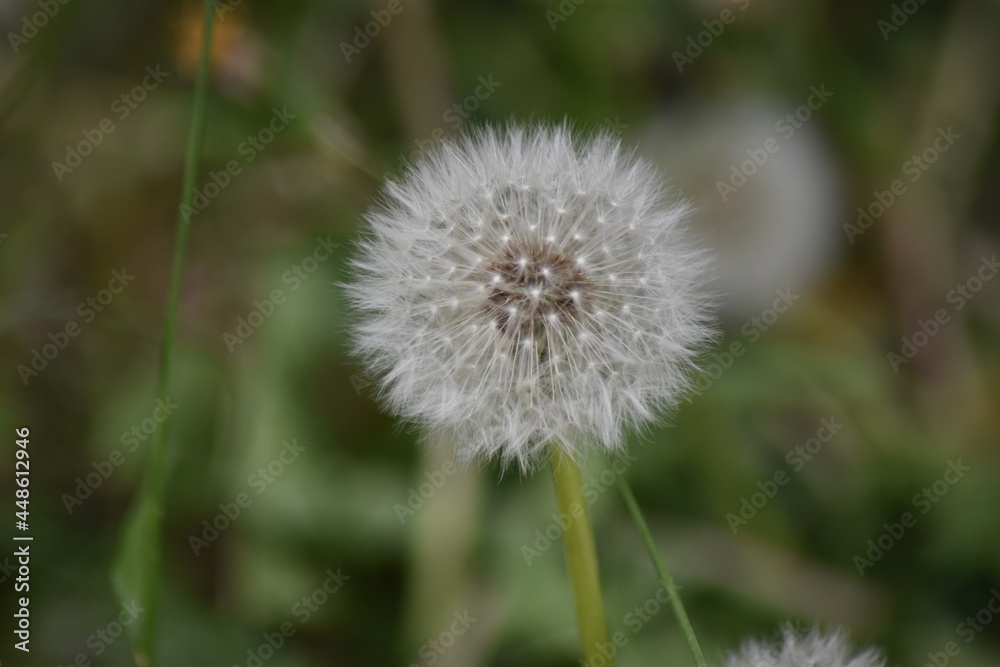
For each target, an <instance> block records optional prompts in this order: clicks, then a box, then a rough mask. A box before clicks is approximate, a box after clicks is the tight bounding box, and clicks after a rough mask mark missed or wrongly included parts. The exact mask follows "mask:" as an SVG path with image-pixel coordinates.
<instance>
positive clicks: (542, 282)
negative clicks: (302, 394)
mask: <svg viewBox="0 0 1000 667" xmlns="http://www.w3.org/2000/svg"><path fill="white" fill-rule="evenodd" d="M687 210H688V209H687V207H686V205H684V204H683V203H678V202H676V201H672V200H670V199H668V198H667V197H666V196H665V193H664V190H663V189H662V186H661V184H660V178H659V176H658V175H657V174H656V173H655V171H654V170H653V169H652V168H651V167H650V166H649V165H648V164H647V163H645V162H643V161H641V160H638V159H635V158H634V157H633V156H632V154H631V153H630V152H628V151H626V150H623V149H622V147H621V146H620V144H619V142H618V141H617V140H616V139H615V138H613V137H611V136H609V135H606V134H604V135H598V136H596V137H594V138H591V139H589V140H587V141H582V142H578V141H575V140H574V138H573V137H572V136H571V133H570V131H569V130H568V129H567V128H566V127H565V126H563V127H556V128H545V127H534V128H523V127H516V126H514V127H509V128H507V129H483V130H480V131H478V132H475V133H473V134H469V135H466V136H465V137H463V138H460V139H458V140H456V141H453V142H445V143H443V144H441V145H440V146H439V147H438V148H436V149H435V150H433V151H432V152H431V153H429V154H428V155H426V156H425V157H424V159H422V160H420V161H418V162H417V163H416V164H415V165H414V166H413V167H412V168H411V169H410V171H409V173H408V174H407V175H406V177H405V179H404V180H402V181H400V182H393V183H389V184H388V185H387V186H386V188H385V190H384V197H383V200H382V201H381V203H380V204H379V205H377V206H376V207H375V208H374V209H373V210H371V211H370V212H369V213H368V214H367V216H366V220H367V222H368V223H369V228H368V234H367V236H366V238H365V239H364V240H363V241H362V242H361V245H360V252H359V257H358V258H357V259H356V260H355V262H354V266H355V268H356V269H357V272H358V276H357V280H356V282H354V283H353V284H352V285H351V286H350V287H349V291H350V294H351V296H352V298H353V301H354V304H355V306H356V307H357V309H358V310H359V312H360V314H361V317H360V321H359V322H358V323H357V324H356V326H355V329H354V341H355V347H356V350H357V352H358V353H359V354H360V355H361V356H362V357H363V358H364V360H365V363H366V365H367V367H368V369H369V370H370V371H371V372H372V373H373V374H374V375H376V376H377V377H379V378H380V383H381V385H380V388H381V390H382V394H383V397H384V399H385V401H386V403H387V404H388V406H389V407H390V409H391V410H392V411H393V412H395V413H396V414H398V415H400V416H402V417H404V418H405V419H407V420H410V421H412V422H414V423H417V424H419V425H421V426H423V427H424V428H425V429H426V432H427V433H428V434H429V435H430V437H431V439H432V440H436V441H448V442H454V443H457V447H458V456H459V458H461V459H463V460H472V459H487V458H498V459H499V460H500V461H501V462H502V463H503V464H504V465H508V464H512V463H515V462H516V463H517V464H519V466H520V467H521V468H522V469H528V468H531V467H532V466H533V464H534V463H536V462H537V460H538V455H539V454H540V453H541V452H544V450H545V447H546V446H547V445H549V444H550V443H559V446H560V447H562V451H563V452H564V453H565V454H567V455H568V456H570V457H572V458H578V456H579V455H580V454H582V453H584V452H585V451H587V450H589V449H604V450H607V451H613V450H616V449H618V448H620V447H621V445H622V438H623V435H624V431H625V430H626V429H627V428H630V427H631V428H638V427H642V426H644V425H648V424H650V423H652V422H654V421H655V420H656V419H657V417H658V414H659V413H660V412H661V410H662V409H665V408H670V407H672V406H674V405H675V404H676V403H677V401H678V399H679V397H680V395H681V394H682V392H683V390H684V389H685V388H686V386H687V384H688V381H687V377H688V374H689V372H690V370H691V369H692V367H693V359H694V357H695V355H696V353H697V350H698V348H699V346H700V344H701V343H703V342H704V341H705V340H706V338H707V337H708V336H709V335H710V329H709V328H708V327H707V326H706V305H707V304H706V298H705V295H704V284H705V276H704V272H705V264H706V262H705V257H704V256H703V254H702V253H701V252H700V251H699V250H697V249H695V248H694V247H693V246H692V244H691V243H689V241H688V239H687V238H686V235H685V233H684V231H683V229H682V226H681V222H682V219H683V218H684V216H685V214H686V213H687Z"/></svg>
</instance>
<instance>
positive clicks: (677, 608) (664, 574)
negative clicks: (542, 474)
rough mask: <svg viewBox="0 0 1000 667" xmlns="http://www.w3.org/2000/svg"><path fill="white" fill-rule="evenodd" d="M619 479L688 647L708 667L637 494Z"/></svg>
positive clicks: (619, 486)
mask: <svg viewBox="0 0 1000 667" xmlns="http://www.w3.org/2000/svg"><path fill="white" fill-rule="evenodd" d="M617 481H618V490H619V491H621V494H622V498H624V499H625V505H627V506H628V511H629V512H630V513H631V514H632V519H633V520H634V521H635V525H636V527H637V528H638V529H639V533H640V534H641V535H642V541H643V543H644V544H645V545H646V551H647V552H649V558H650V559H651V560H652V561H653V567H655V568H656V573H657V575H659V577H660V582H661V583H662V584H663V586H664V587H665V588H666V590H667V595H668V596H669V597H670V605H671V606H672V607H673V608H674V614H675V615H676V616H677V622H678V623H680V625H681V629H682V630H683V631H684V636H685V637H687V641H688V647H690V649H691V655H692V656H693V657H694V662H695V664H696V665H697V666H698V667H707V664H708V663H706V662H705V654H704V653H702V651H701V645H700V644H698V638H697V637H696V636H695V634H694V628H692V627H691V621H690V620H689V619H688V615H687V612H686V611H684V604H683V603H682V602H681V596H680V595H679V594H678V592H677V586H676V585H675V584H674V578H673V577H672V576H671V574H670V571H669V570H668V569H667V565H666V563H664V562H663V558H661V557H660V552H659V551H657V549H656V543H655V542H654V541H653V535H652V534H651V533H650V532H649V526H647V525H646V520H645V519H643V518H642V512H640V511H639V505H638V503H636V502H635V496H633V495H632V490H631V489H629V486H628V482H626V481H625V477H624V475H618V477H617Z"/></svg>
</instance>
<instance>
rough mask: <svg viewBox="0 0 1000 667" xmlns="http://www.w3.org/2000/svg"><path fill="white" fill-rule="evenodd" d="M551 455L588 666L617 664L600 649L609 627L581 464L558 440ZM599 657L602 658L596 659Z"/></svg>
mask: <svg viewBox="0 0 1000 667" xmlns="http://www.w3.org/2000/svg"><path fill="white" fill-rule="evenodd" d="M550 455H551V460H552V478H553V480H554V481H555V487H556V498H557V499H558V502H559V511H560V512H562V515H563V516H564V517H567V519H566V521H567V523H568V526H567V527H566V528H565V530H564V531H563V543H564V545H565V547H566V562H567V565H568V568H569V578H570V582H571V583H572V585H573V595H574V597H575V598H576V620H577V624H578V625H579V626H580V644H581V647H582V649H583V661H584V665H597V664H602V665H606V666H607V667H614V658H613V657H607V656H606V655H605V654H604V653H601V651H600V649H601V648H603V647H606V646H607V643H608V630H607V624H606V622H605V620H604V603H603V601H602V600H601V581H600V577H599V576H598V572H597V551H596V549H595V548H594V534H593V532H592V531H591V528H590V517H589V516H588V514H587V501H586V500H585V498H584V496H583V480H582V477H581V475H580V466H579V465H577V463H576V462H575V461H574V460H573V459H572V458H571V457H569V456H567V455H566V454H565V453H563V451H562V449H561V448H560V446H559V444H558V443H555V444H552V445H551V446H550ZM598 657H600V660H595V658H598Z"/></svg>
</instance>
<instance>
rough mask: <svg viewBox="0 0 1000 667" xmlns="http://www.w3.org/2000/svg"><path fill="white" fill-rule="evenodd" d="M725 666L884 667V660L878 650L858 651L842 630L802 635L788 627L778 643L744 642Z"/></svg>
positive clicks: (813, 631)
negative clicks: (827, 633) (824, 633)
mask: <svg viewBox="0 0 1000 667" xmlns="http://www.w3.org/2000/svg"><path fill="white" fill-rule="evenodd" d="M726 667H885V658H883V657H882V656H881V655H880V653H879V652H878V651H877V650H876V649H871V648H869V649H865V650H863V651H860V652H858V651H856V650H855V649H854V648H852V647H851V646H850V645H849V644H848V643H847V638H846V637H845V636H844V634H843V633H842V632H840V631H839V630H837V631H834V632H833V633H832V634H829V635H823V634H820V632H819V631H818V630H816V629H815V628H814V629H813V630H811V631H810V632H809V633H808V634H801V633H798V632H796V631H795V630H794V629H793V628H792V627H790V626H786V627H784V628H783V629H782V638H781V640H779V641H776V642H769V641H757V640H747V641H745V642H744V643H743V646H742V647H741V648H740V652H739V653H737V654H731V655H730V656H729V659H728V660H727V661H726Z"/></svg>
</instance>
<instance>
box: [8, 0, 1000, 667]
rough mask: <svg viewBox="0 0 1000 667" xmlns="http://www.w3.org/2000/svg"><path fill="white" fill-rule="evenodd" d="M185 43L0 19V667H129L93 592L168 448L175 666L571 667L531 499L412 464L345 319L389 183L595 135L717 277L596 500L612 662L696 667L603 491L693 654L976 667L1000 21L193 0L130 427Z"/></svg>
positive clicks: (553, 546)
mask: <svg viewBox="0 0 1000 667" xmlns="http://www.w3.org/2000/svg"><path fill="white" fill-rule="evenodd" d="M201 14H202V8H201V5H199V4H197V3H191V2H172V3H168V2H146V3H125V2H119V1H113V0H92V1H91V2H86V3H85V2H79V1H72V0H66V1H62V0H23V1H22V0H2V1H0V28H2V31H0V32H2V34H3V35H4V40H3V41H4V43H3V44H0V54H2V55H0V280H2V284H3V289H2V291H0V337H2V355H3V363H2V367H3V369H4V373H3V374H2V376H0V427H2V428H0V433H3V434H4V435H3V438H4V445H3V447H2V451H3V452H4V453H5V454H4V455H3V456H0V497H2V498H7V499H10V500H8V501H7V502H8V504H7V505H5V506H6V507H7V508H8V510H9V514H8V515H6V518H4V519H3V521H4V522H9V523H5V526H9V527H10V528H9V529H7V528H5V530H4V535H5V536H6V535H12V534H13V533H14V532H16V531H15V529H14V527H13V526H14V520H15V519H14V511H15V507H14V505H13V502H11V501H12V500H13V498H14V488H15V485H14V450H15V444H14V440H15V439H16V437H15V435H14V432H15V429H16V428H18V427H23V426H27V427H29V428H30V429H31V445H30V447H31V451H32V459H31V462H32V469H31V480H32V481H31V484H32V486H31V491H32V496H31V498H32V503H31V533H32V534H33V535H34V538H35V541H34V542H33V546H32V555H33V558H32V570H31V590H30V594H31V606H30V610H31V627H32V643H31V648H32V651H31V654H30V655H29V656H25V655H23V654H19V653H17V652H16V651H15V650H14V649H13V646H12V644H13V640H12V639H11V638H12V636H13V635H12V631H13V629H14V620H13V617H12V614H13V613H14V611H15V608H16V607H15V605H16V602H15V600H16V598H17V597H18V595H19V594H18V593H15V591H14V584H15V579H16V576H17V574H16V571H15V569H14V567H13V557H12V556H11V554H12V553H13V550H14V548H15V547H14V546H11V545H13V542H11V541H10V540H9V539H8V538H7V537H5V538H4V541H3V542H4V545H3V547H2V549H0V554H2V556H0V558H2V559H3V560H2V561H0V565H2V568H0V588H2V590H3V597H2V599H3V601H4V602H3V605H2V610H0V611H2V614H0V618H2V619H5V620H0V630H2V631H3V635H4V636H5V637H6V638H7V639H5V640H4V642H3V644H2V645H0V659H3V660H8V659H10V660H11V661H12V663H13V664H31V665H35V664H37V665H43V664H60V665H63V664H66V665H69V664H77V665H85V664H101V665H127V664H130V660H131V658H130V649H129V645H128V640H127V639H126V638H123V637H120V636H119V635H120V633H121V630H122V627H121V625H119V624H129V623H131V622H132V618H133V616H134V612H135V610H130V609H128V608H127V607H125V608H123V607H122V606H121V605H120V602H119V601H118V600H117V599H116V598H115V595H114V593H113V590H112V586H111V583H110V582H111V580H110V574H109V571H110V565H111V561H112V558H113V556H114V553H115V551H116V549H117V547H118V543H119V539H120V536H121V529H122V521H123V518H124V516H125V513H126V511H127V508H128V506H129V503H130V502H131V500H132V499H133V498H134V497H135V494H136V490H137V486H138V484H139V479H140V475H139V473H140V471H141V469H142V463H143V461H144V458H145V456H146V454H147V450H148V444H149V442H150V434H151V433H152V432H153V431H155V429H156V428H157V427H158V426H159V424H160V423H162V422H163V421H164V420H170V422H171V428H172V436H171V439H170V450H169V463H170V478H169V483H168V495H167V503H166V520H165V527H166V535H165V541H164V554H163V559H164V563H165V571H164V573H163V577H164V588H165V595H164V607H163V611H162V614H161V618H160V623H159V644H158V650H159V655H160V657H161V658H162V662H161V664H165V665H190V666H200V665H206V666H207V665H245V666H248V667H249V666H250V665H260V664H267V665H269V666H273V667H286V666H288V667H292V666H299V665H320V664H334V665H392V664H404V665H407V664H425V665H429V664H437V665H456V666H462V667H466V666H469V665H497V666H500V665H524V664H531V665H552V666H557V665H566V666H568V665H573V664H578V663H577V659H576V651H577V645H576V629H575V624H574V618H573V615H572V603H571V599H570V591H569V588H568V582H567V580H566V577H565V576H564V573H563V569H564V564H563V557H562V553H561V545H560V544H559V540H558V537H559V528H558V521H557V518H558V517H556V518H553V516H552V515H553V512H555V502H554V498H553V493H552V489H551V483H550V480H549V479H548V476H547V475H545V474H538V475H535V476H534V477H531V478H521V477H519V476H517V475H516V474H507V475H504V476H501V475H500V474H499V471H498V470H497V469H495V468H494V467H492V466H487V467H485V468H484V469H482V470H475V469H473V470H461V469H457V468H455V467H454V466H453V465H452V464H451V462H450V461H449V460H448V458H447V457H446V456H444V455H441V454H437V453H426V452H424V451H422V450H421V449H419V448H418V447H417V446H415V436H414V434H413V433H411V432H410V431H409V430H406V429H400V428H398V426H397V425H396V424H395V422H394V420H392V419H391V418H389V417H388V416H386V415H385V414H383V413H382V412H380V410H379V408H378V406H377V404H376V401H375V399H376V396H375V393H374V389H373V386H372V384H371V379H369V378H366V377H365V376H364V375H362V374H361V372H360V370H359V368H358V367H357V366H356V365H355V364H354V363H353V362H352V361H351V360H350V359H349V358H348V357H347V356H346V354H345V344H344V343H345V341H344V332H345V326H344V324H345V318H346V317H347V314H346V312H345V304H344V299H343V298H342V294H341V292H340V290H339V289H338V288H337V287H335V283H336V282H337V281H340V280H344V279H346V278H347V273H346V272H345V260H346V258H347V257H348V256H349V254H350V239H351V238H352V236H353V235H354V234H355V232H356V230H357V228H358V220H359V215H360V213H361V212H362V211H363V210H364V209H365V208H366V207H367V205H368V202H369V200H370V198H371V197H372V196H374V195H375V194H376V192H377V188H378V186H379V184H380V183H381V181H382V180H383V178H384V177H386V176H393V175H397V174H399V173H401V170H402V169H403V167H404V164H405V162H406V161H407V160H410V159H413V158H415V157H417V156H419V153H420V151H421V150H423V149H424V148H426V147H427V146H429V145H431V143H432V142H433V141H435V140H437V139H439V138H441V137H444V136H449V135H453V134H454V133H456V132H459V131H461V130H463V129H465V128H468V127H472V126H474V125H476V124H479V123H483V122H503V121H505V120H506V119H509V118H511V117H514V118H518V119H521V120H543V121H546V120H551V121H559V120H562V119H563V118H569V119H570V120H571V121H573V122H574V123H575V124H576V125H577V127H578V128H579V129H581V130H585V131H586V130H593V129H596V128H603V129H604V130H607V131H610V132H614V133H618V134H621V135H622V137H623V138H624V139H625V140H626V141H627V142H628V143H631V144H634V145H636V146H637V150H638V151H639V152H640V153H641V154H643V155H644V156H645V157H647V158H648V159H650V160H651V161H652V162H654V163H655V164H657V165H658V166H659V167H661V169H663V170H664V172H665V173H666V174H667V176H668V177H669V178H670V179H671V180H672V183H673V185H674V187H675V188H677V189H678V190H679V191H680V192H682V193H683V194H684V195H685V196H687V197H688V198H690V199H692V200H693V202H694V203H695V204H696V206H697V208H698V212H697V213H696V214H695V215H694V217H693V218H692V226H693V227H694V229H695V231H696V232H697V233H698V234H699V235H700V236H701V237H702V238H704V239H705V242H706V244H707V245H709V246H711V247H712V248H713V249H714V250H715V252H716V254H717V256H718V280H717V282H716V285H715V287H716V290H717V291H718V292H719V293H720V294H721V295H722V296H721V302H722V309H721V313H720V318H721V321H722V325H723V329H724V332H725V336H724V338H723V339H722V340H721V341H720V342H719V343H718V345H717V346H716V347H715V348H714V349H713V350H712V351H711V352H709V353H708V354H706V357H705V360H704V365H705V374H704V375H703V376H701V377H700V378H699V379H698V382H697V391H696V392H694V393H692V394H691V396H690V401H688V402H687V403H686V404H685V405H684V406H683V407H682V408H681V409H679V410H678V411H677V413H676V414H675V415H674V416H673V425H672V426H670V427H664V428H657V429H654V430H652V431H650V432H649V433H647V434H644V435H642V436H635V437H633V438H632V442H631V446H630V450H629V452H630V456H631V458H627V459H623V460H620V461H617V462H615V461H602V460H597V459H596V458H595V459H593V460H590V461H588V462H587V466H586V468H585V473H584V477H585V480H589V482H588V490H589V499H591V500H592V504H591V511H592V513H593V517H594V521H595V530H596V535H597V541H598V549H599V551H600V556H601V559H602V576H603V579H604V587H605V596H606V606H607V613H608V617H609V623H610V626H611V627H610V630H611V632H612V633H620V635H619V636H620V638H621V639H622V641H621V642H620V644H621V646H619V647H616V649H615V650H616V651H617V653H618V659H619V662H620V664H622V665H647V664H689V663H688V662H687V661H688V660H689V657H688V655H687V648H686V645H685V642H684V638H683V635H682V634H681V633H680V631H679V629H678V627H677V624H676V622H675V621H674V619H673V617H672V615H671V612H670V610H669V609H668V607H667V606H665V605H664V604H663V600H665V597H664V596H663V595H662V593H660V594H659V597H658V588H657V584H656V579H655V575H654V573H653V571H652V568H651V567H650V566H649V565H648V562H647V560H646V557H645V554H644V553H643V550H642V546H641V543H640V540H639V537H638V535H637V533H636V531H635V528H634V526H633V525H632V524H631V522H630V520H629V519H628V516H627V513H626V511H625V508H624V507H623V506H622V504H621V502H620V500H619V499H618V497H617V494H616V493H615V492H614V489H613V487H614V483H613V479H614V475H615V474H618V473H620V472H622V471H624V474H626V475H628V477H629V479H630V481H631V483H632V484H633V487H634V489H635V492H636V495H637V497H638V500H639V502H640V504H641V505H642V506H643V507H644V508H645V510H646V512H647V514H648V518H649V520H650V523H651V526H652V528H653V531H654V533H655V535H656V536H657V539H658V543H659V546H660V547H661V549H662V550H663V552H664V553H665V554H666V556H667V558H668V560H669V561H670V562H671V563H672V564H673V569H674V570H675V575H676V576H677V579H678V581H679V582H680V584H681V585H682V587H683V591H682V593H683V595H684V596H685V601H686V603H687V606H688V612H689V614H690V616H691V618H692V622H693V623H694V626H695V628H696V629H697V630H698V631H699V634H700V638H701V640H702V643H703V645H704V646H705V649H706V653H707V654H708V656H709V659H710V660H711V661H713V662H716V663H718V662H721V660H720V656H721V654H722V652H723V651H726V650H733V649H735V648H736V647H737V646H738V644H739V642H740V639H741V638H742V637H743V636H745V635H747V634H754V635H758V636H761V635H763V636H768V635H773V633H774V632H775V630H776V628H777V626H778V625H779V624H780V623H781V622H783V621H785V620H789V619H791V620H793V621H795V622H796V623H801V624H805V625H806V626H807V625H809V624H812V623H820V624H823V625H831V626H832V625H842V626H843V627H844V628H846V629H848V630H849V631H850V632H851V633H852V634H853V635H854V637H855V638H856V639H858V640H859V641H860V642H863V643H876V644H880V645H882V646H884V647H885V648H886V649H887V652H888V654H889V657H890V662H891V663H893V664H900V665H924V664H937V665H943V664H953V665H959V666H962V667H993V666H995V665H997V664H1000V613H998V611H1000V511H998V508H1000V484H998V483H997V481H998V478H1000V451H998V447H997V446H998V444H1000V423H998V421H1000V409H998V408H1000V336H998V329H1000V280H996V279H995V278H996V274H997V272H998V270H1000V265H998V263H997V254H998V251H1000V233H998V232H1000V229H998V226H997V217H998V213H1000V199H998V192H1000V189H998V188H997V187H996V186H997V184H998V178H1000V150H998V140H997V134H996V130H997V127H998V122H997V121H998V118H1000V115H998V93H1000V68H998V67H997V66H996V64H997V63H998V62H1000V41H998V40H997V39H996V35H997V31H998V29H1000V6H998V5H997V3H996V2H991V1H988V0H957V1H955V0H953V1H949V2H939V3H925V2H921V1H920V0H905V1H901V2H877V3H869V4H856V5H852V4H844V3H833V2H820V1H817V0H809V1H807V2H791V0H687V1H671V2H664V3H660V2H652V1H650V0H640V1H633V2H610V1H608V0H523V1H521V2H515V3H500V2H490V1H487V0H473V1H467V2H457V1H454V0H442V1H440V2H435V3H428V2H420V1H419V0H388V1H385V0H371V2H369V3H364V2H360V1H354V0H339V1H338V2H320V1H312V2H301V3H291V4H280V3H262V2H252V1H251V0H242V1H236V0H228V2H220V4H219V7H218V12H217V20H216V35H215V44H214V49H213V52H212V93H211V98H210V103H209V116H208V133H207V139H206V148H205V159H204V162H203V168H202V171H201V174H200V176H199V179H198V190H197V195H196V198H195V211H194V212H193V217H192V219H193V225H194V226H193V228H192V236H191V242H192V247H191V250H190V252H189V256H188V264H187V269H186V275H185V283H184V285H185V286H184V293H183V299H182V302H181V321H180V329H179V330H180V337H179V356H178V360H177V366H176V368H177V372H176V374H175V382H174V386H173V387H172V388H171V392H170V398H171V403H170V404H167V405H157V404H156V402H155V400H154V392H155V374H156V368H157V349H158V348H157V346H158V342H159V338H160V331H161V327H162V319H163V304H164V299H165V292H166V286H167V282H168V276H169V272H170V266H171V261H172V248H173V237H174V232H175V222H176V216H177V202H178V195H179V191H180V181H181V173H182V169H183V159H184V151H185V141H186V137H187V132H188V128H189V125H190V115H191V111H190V110H191V103H192V93H193V78H194V76H195V72H196V69H197V58H198V48H199V43H200V42H199V39H200V30H201V26H200V20H201ZM609 471H610V472H609ZM140 613H141V612H140ZM935 660H936V661H937V662H935ZM942 660H943V661H944V662H942Z"/></svg>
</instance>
